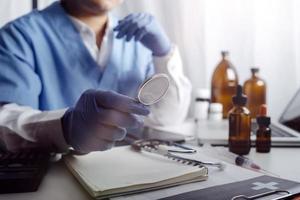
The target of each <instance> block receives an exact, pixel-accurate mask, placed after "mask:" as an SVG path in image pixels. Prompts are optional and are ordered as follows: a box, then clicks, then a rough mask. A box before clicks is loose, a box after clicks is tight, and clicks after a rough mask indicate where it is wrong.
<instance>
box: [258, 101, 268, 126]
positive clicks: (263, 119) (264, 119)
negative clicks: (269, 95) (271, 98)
mask: <svg viewBox="0 0 300 200" xmlns="http://www.w3.org/2000/svg"><path fill="white" fill-rule="evenodd" d="M256 121H257V124H258V125H260V126H269V125H270V124H271V118H270V117H269V116H267V105H265V104H262V105H260V107H259V114H258V116H257V117H256Z"/></svg>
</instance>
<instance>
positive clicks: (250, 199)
mask: <svg viewBox="0 0 300 200" xmlns="http://www.w3.org/2000/svg"><path fill="white" fill-rule="evenodd" d="M273 195H277V197H275V198H273V200H275V199H281V198H282V197H285V196H286V195H290V192H288V191H286V190H273V191H269V192H264V193H261V194H256V195H254V196H246V195H238V196H235V197H233V198H232V199H231V200H255V199H260V198H263V197H268V196H273ZM278 196H279V197H278Z"/></svg>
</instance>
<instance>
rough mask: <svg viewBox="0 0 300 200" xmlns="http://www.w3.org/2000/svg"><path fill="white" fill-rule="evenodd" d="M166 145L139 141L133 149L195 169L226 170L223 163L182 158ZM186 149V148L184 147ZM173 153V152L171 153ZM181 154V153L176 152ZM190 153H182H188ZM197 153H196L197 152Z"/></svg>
mask: <svg viewBox="0 0 300 200" xmlns="http://www.w3.org/2000/svg"><path fill="white" fill-rule="evenodd" d="M165 144H166V143H165V142H163V141H160V140H138V141H136V142H134V143H133V144H132V145H131V147H132V148H133V149H134V150H135V151H146V152H149V153H155V154H158V155H161V156H164V157H166V158H169V159H171V160H174V161H176V162H179V163H182V164H185V165H190V166H195V167H199V168H202V167H209V166H210V167H217V168H218V169H220V170H223V169H224V168H225V165H224V163H221V162H203V161H199V160H195V159H189V158H185V157H182V156H178V155H175V154H173V153H171V152H174V151H173V150H168V149H167V148H164V147H162V146H161V145H165ZM183 148H186V147H183ZM170 151H171V152H170ZM175 152H177V153H179V152H180V151H175ZM187 152H188V151H182V152H181V153H187ZM195 152H196V151H195Z"/></svg>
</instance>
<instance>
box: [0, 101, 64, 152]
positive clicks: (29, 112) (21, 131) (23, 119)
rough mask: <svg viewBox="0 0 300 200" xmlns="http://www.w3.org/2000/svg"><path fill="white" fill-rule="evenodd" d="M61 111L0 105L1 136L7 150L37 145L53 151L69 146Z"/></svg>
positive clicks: (17, 149)
mask: <svg viewBox="0 0 300 200" xmlns="http://www.w3.org/2000/svg"><path fill="white" fill-rule="evenodd" d="M65 111H66V110H65V109H63V110H55V111H43V112H42V111H39V110H34V109H32V108H30V107H26V106H20V105H17V104H6V105H2V106H1V107H0V126H1V129H0V130H1V131H0V139H1V140H2V145H4V148H5V149H6V150H8V151H20V150H22V149H29V148H39V149H45V150H47V151H52V152H65V151H67V149H68V145H67V144H66V142H65V140H64V137H63V132H62V127H61V117H62V116H63V114H64V113H65Z"/></svg>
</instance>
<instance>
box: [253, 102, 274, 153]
mask: <svg viewBox="0 0 300 200" xmlns="http://www.w3.org/2000/svg"><path fill="white" fill-rule="evenodd" d="M256 120H257V124H258V129H257V132H256V151H257V152H260V153H268V152H270V149H271V129H270V127H269V125H270V124H271V118H270V117H269V116H267V106H266V105H261V106H260V111H259V115H258V116H257V118H256Z"/></svg>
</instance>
